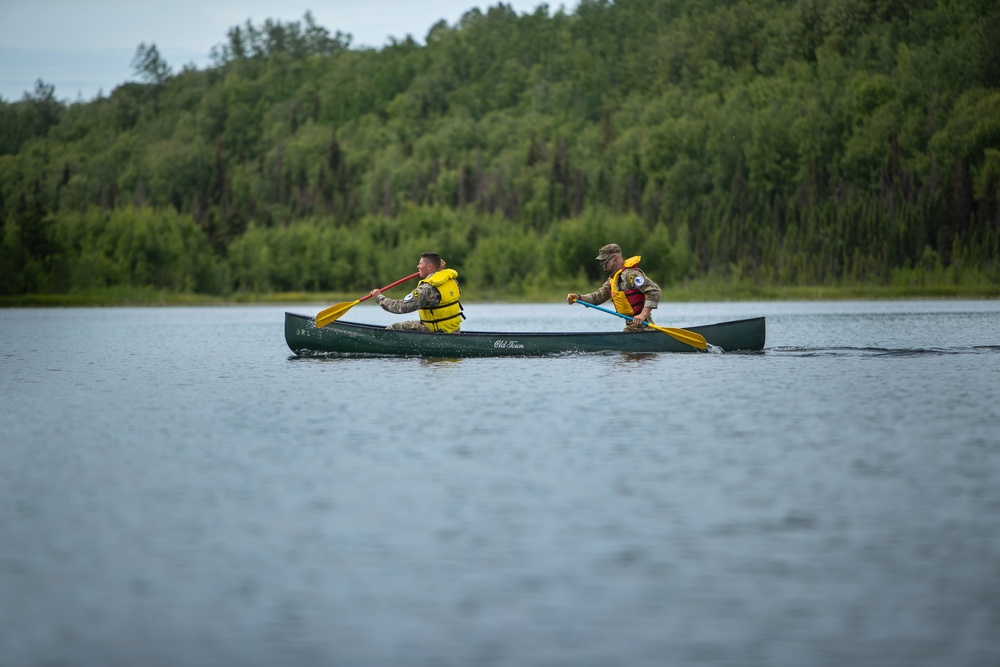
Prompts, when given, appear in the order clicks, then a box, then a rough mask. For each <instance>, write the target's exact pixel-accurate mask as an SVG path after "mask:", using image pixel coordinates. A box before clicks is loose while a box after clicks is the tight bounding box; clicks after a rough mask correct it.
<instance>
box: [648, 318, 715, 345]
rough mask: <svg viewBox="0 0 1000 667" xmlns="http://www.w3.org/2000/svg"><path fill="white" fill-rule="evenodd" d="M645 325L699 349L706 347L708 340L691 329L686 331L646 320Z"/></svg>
mask: <svg viewBox="0 0 1000 667" xmlns="http://www.w3.org/2000/svg"><path fill="white" fill-rule="evenodd" d="M646 326H650V327H652V328H654V329H656V330H657V331H662V332H663V333H665V334H667V335H668V336H673V337H674V338H676V339H677V340H679V341H680V342H682V343H687V344H688V345H690V346H691V347H696V348H698V349H699V350H704V349H705V348H706V347H708V341H706V340H705V337H704V336H702V335H701V334H697V333H695V332H693V331H688V330H687V329H675V328H673V327H658V326H656V325H655V324H650V323H649V322H646Z"/></svg>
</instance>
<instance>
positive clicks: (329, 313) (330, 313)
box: [316, 271, 420, 329]
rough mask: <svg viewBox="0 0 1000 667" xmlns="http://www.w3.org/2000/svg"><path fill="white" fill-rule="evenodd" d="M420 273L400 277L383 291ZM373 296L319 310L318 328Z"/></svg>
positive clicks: (383, 289) (317, 317)
mask: <svg viewBox="0 0 1000 667" xmlns="http://www.w3.org/2000/svg"><path fill="white" fill-rule="evenodd" d="M419 275H420V272H419V271H418V272H417V273H414V274H412V275H409V276H406V277H405V278H400V279H399V280H397V281H396V282H394V283H392V284H391V285H386V286H385V287H383V288H382V291H383V292H384V291H386V290H387V289H389V288H390V287H395V286H396V285H398V284H399V283H405V282H406V281H407V280H411V279H412V278H416V277H417V276H419ZM371 297H372V295H371V294H365V295H364V296H363V297H361V298H360V299H355V300H354V301H345V302H344V303H336V304H334V305H332V306H330V307H329V308H326V309H324V310H321V311H320V312H319V314H318V315H317V316H316V328H317V329H322V328H323V327H325V326H326V325H327V324H329V323H330V322H333V321H334V320H339V319H340V318H341V317H342V316H343V314H344V313H346V312H347V311H349V310H350V309H351V308H354V306H356V305H358V304H359V303H361V302H362V301H365V300H367V299H370V298H371Z"/></svg>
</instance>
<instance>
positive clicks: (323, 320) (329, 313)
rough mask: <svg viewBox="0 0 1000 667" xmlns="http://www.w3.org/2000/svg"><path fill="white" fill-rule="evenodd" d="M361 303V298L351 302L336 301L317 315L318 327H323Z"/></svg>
mask: <svg viewBox="0 0 1000 667" xmlns="http://www.w3.org/2000/svg"><path fill="white" fill-rule="evenodd" d="M359 303H361V299H355V300H354V301H351V302H349V303H348V302H346V301H345V302H344V303H335V304H333V305H332V306H330V307H329V308H324V309H323V310H321V311H320V312H319V314H318V315H316V328H317V329H322V328H323V327H325V326H326V325H327V324H329V323H330V322H333V321H334V320H339V319H340V318H341V317H342V316H343V314H344V313H346V312H347V311H349V310H350V309H351V308H353V307H354V306H356V305H358V304H359Z"/></svg>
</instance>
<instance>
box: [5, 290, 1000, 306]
mask: <svg viewBox="0 0 1000 667" xmlns="http://www.w3.org/2000/svg"><path fill="white" fill-rule="evenodd" d="M593 287H596V286H586V285H585V286H582V287H579V286H578V287H576V288H571V287H567V286H558V287H556V286H551V287H550V288H548V289H544V290H542V289H518V290H512V291H509V292H497V291H495V290H477V289H467V290H463V297H462V298H463V300H464V301H466V302H469V303H473V302H479V303H547V302H561V301H563V300H564V299H565V295H566V293H567V292H569V291H580V290H581V289H592V288H593ZM361 296H364V295H359V294H358V293H357V292H274V293H260V294H257V293H254V294H250V293H237V294H232V295H229V296H217V295H205V294H182V293H174V292H168V291H163V290H154V289H146V288H126V287H121V288H107V289H103V290H91V291H86V292H73V293H69V294H21V295H2V296H0V308H46V307H51V308H65V307H115V306H229V305H254V304H259V305H278V304H307V303H308V304H316V305H317V306H323V305H330V304H334V303H339V302H342V301H353V300H355V299H358V298H360V297H361ZM998 298H1000V285H971V286H969V285H921V286H871V285H854V286H785V287H757V286H751V285H719V284H712V285H708V284H689V285H685V286H683V287H673V288H666V289H664V290H663V297H662V299H661V301H663V302H666V303H670V302H673V303H696V302H727V301H847V300H861V301H882V300H885V301H901V300H917V299H972V300H991V299H998Z"/></svg>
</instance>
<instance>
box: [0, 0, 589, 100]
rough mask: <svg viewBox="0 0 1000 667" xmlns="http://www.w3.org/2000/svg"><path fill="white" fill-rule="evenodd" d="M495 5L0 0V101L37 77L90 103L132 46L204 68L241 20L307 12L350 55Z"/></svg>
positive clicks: (528, 8) (117, 81)
mask: <svg viewBox="0 0 1000 667" xmlns="http://www.w3.org/2000/svg"><path fill="white" fill-rule="evenodd" d="M498 2H499V0H485V1H484V0H300V2H287V1H285V2H274V1H271V2H264V1H262V0H240V1H235V0H172V1H170V2H164V1H162V0H157V1H155V2H141V1H138V0H0V98H3V100H4V101H6V102H16V101H19V100H21V99H22V97H23V96H24V94H25V93H26V92H32V91H34V89H35V82H36V81H37V80H38V79H41V80H43V81H44V82H45V83H46V84H50V85H53V86H55V96H56V98H57V99H59V100H63V101H69V102H76V101H84V102H86V101H90V100H92V99H94V98H95V97H96V96H97V95H98V94H103V95H109V94H110V93H111V91H112V90H114V89H115V88H116V87H117V86H119V85H121V84H122V83H124V82H126V81H136V80H138V79H137V78H136V77H135V75H134V74H133V73H132V58H133V57H134V56H135V51H136V47H137V46H138V45H139V44H140V43H142V42H145V43H146V44H150V43H153V44H156V48H157V50H158V51H159V52H160V56H161V57H162V58H163V59H164V60H165V61H166V62H167V64H169V65H170V67H171V68H172V69H173V71H174V72H179V71H180V70H181V69H182V68H183V67H184V66H185V65H188V64H193V65H194V66H195V67H197V68H198V69H204V68H205V67H207V66H209V65H210V64H211V60H210V58H209V53H210V52H211V50H212V47H213V46H216V45H217V44H222V43H223V42H225V41H226V33H227V32H228V31H229V29H230V28H232V27H234V26H237V25H245V24H246V22H247V21H248V20H249V21H251V22H252V23H253V25H255V26H258V27H259V26H260V25H261V24H263V23H264V21H265V20H266V19H275V20H280V21H281V22H282V23H288V22H291V21H298V22H301V21H302V17H303V16H304V15H305V13H306V11H311V12H312V15H313V19H314V20H315V21H316V23H317V25H319V26H321V27H323V28H326V30H327V31H328V32H329V33H330V35H331V36H332V35H335V34H336V33H337V31H338V30H339V31H340V32H342V33H349V34H350V35H352V38H353V39H352V40H351V48H358V47H362V46H370V47H375V48H380V47H382V46H384V45H385V44H387V43H388V42H389V40H390V38H393V39H396V40H403V39H405V38H406V36H407V35H409V36H410V37H412V38H413V39H414V40H415V41H417V42H418V43H420V44H424V43H425V39H424V38H425V37H426V36H427V32H428V31H429V30H430V28H431V26H432V25H434V24H435V23H437V22H438V21H441V20H444V21H445V22H446V23H447V24H448V25H449V26H454V25H455V24H456V23H457V22H458V20H459V19H460V18H461V17H462V15H463V14H465V13H466V12H467V11H469V10H470V9H473V8H474V7H478V8H479V9H480V10H481V11H485V10H486V9H487V8H489V7H491V6H494V5H496V4H498ZM504 2H505V4H508V5H510V6H511V7H512V8H513V9H514V11H515V12H516V13H517V14H519V15H520V14H529V13H532V12H534V11H535V9H536V8H537V7H538V5H540V4H546V5H548V6H549V14H550V15H551V14H554V13H555V12H556V11H558V9H559V8H560V7H561V6H564V5H565V6H566V7H567V11H570V10H571V8H572V6H571V5H570V3H568V2H567V3H560V2H557V1H554V2H547V3H546V2H542V1H541V0H504Z"/></svg>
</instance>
